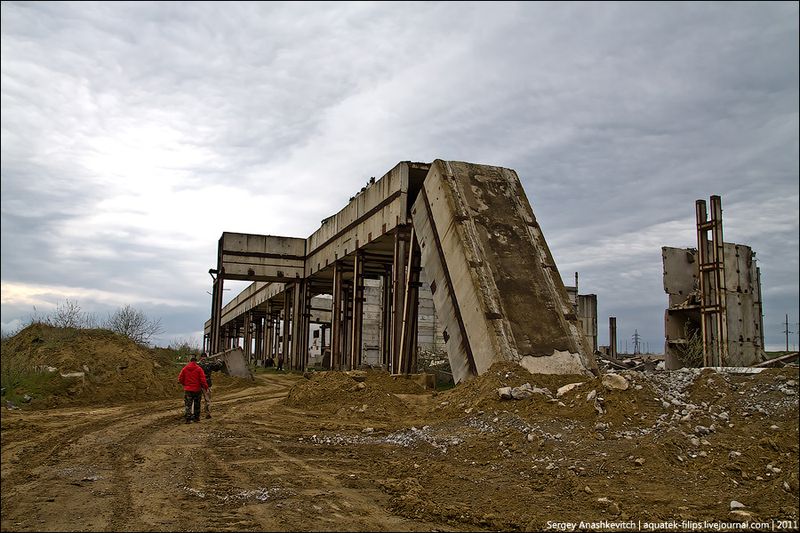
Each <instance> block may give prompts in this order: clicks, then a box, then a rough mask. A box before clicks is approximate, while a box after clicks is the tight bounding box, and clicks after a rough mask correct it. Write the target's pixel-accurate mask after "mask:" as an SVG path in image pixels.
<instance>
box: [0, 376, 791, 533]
mask: <svg viewBox="0 0 800 533" xmlns="http://www.w3.org/2000/svg"><path fill="white" fill-rule="evenodd" d="M518 368H519V367H518ZM782 372H783V373H779V372H772V373H764V374H762V375H759V376H730V375H723V374H716V373H702V374H701V373H697V372H695V373H691V372H690V373H685V374H677V373H676V374H675V375H676V376H677V377H675V378H654V377H646V376H644V375H634V374H633V373H631V375H629V376H628V380H629V382H630V388H629V389H628V390H624V391H621V390H607V389H605V388H603V386H602V385H601V383H600V381H599V380H593V381H592V380H589V381H588V382H584V383H582V385H579V386H578V387H576V389H575V390H574V391H571V392H570V393H567V394H564V395H563V396H562V397H555V395H554V397H553V398H547V397H545V396H542V397H541V398H537V397H534V398H529V399H527V400H524V401H513V400H512V401H506V402H501V401H500V400H498V398H497V394H496V386H498V385H504V384H508V385H509V386H516V385H520V384H521V383H522V381H523V380H524V381H528V382H531V383H532V384H533V385H535V386H542V387H549V390H550V391H552V392H553V393H554V392H555V390H556V388H558V387H559V386H561V385H563V384H564V383H565V382H567V381H568V380H569V378H568V377H562V378H554V377H545V376H531V375H530V374H527V373H526V372H525V371H524V370H520V371H519V372H517V373H516V374H515V373H514V371H508V370H506V369H500V370H498V371H496V372H494V375H490V376H487V377H483V376H482V377H481V378H479V379H477V380H475V381H474V383H472V384H470V386H469V387H459V388H457V389H455V390H453V391H448V392H446V393H440V394H438V395H433V394H431V393H430V392H426V393H422V394H392V393H391V392H388V391H387V390H386V387H383V388H382V385H381V384H380V383H372V382H371V381H370V380H367V382H366V383H365V384H364V383H357V382H355V381H353V380H351V379H350V378H346V377H343V375H341V374H338V375H337V377H336V378H335V380H334V379H333V378H331V379H329V380H328V382H325V381H324V380H320V379H316V378H315V379H313V380H305V379H303V378H302V377H301V376H296V375H294V376H293V375H277V374H259V375H258V376H257V381H256V382H255V383H253V384H252V385H248V386H247V387H245V388H238V389H236V388H234V389H225V388H224V387H220V390H219V391H218V392H217V393H216V396H217V397H216V398H215V400H216V401H215V404H214V417H213V418H211V419H203V420H201V422H200V423H199V424H191V425H186V424H184V423H183V420H182V399H181V397H180V395H179V394H176V397H175V399H174V400H171V401H155V402H136V403H129V404H126V405H122V406H117V407H94V408H86V407H82V408H60V409H50V410H42V411H25V412H23V411H8V410H5V409H4V410H3V412H2V530H3V531H15V530H20V531H75V530H83V531H109V530H111V531H153V530H155V531H188V530H195V531H196V530H227V531H265V530H282V531H309V530H339V531H343V530H348V531H354V530H358V531H385V530H390V531H423V530H425V531H430V530H439V531H456V530H526V529H528V530H538V529H546V528H547V527H548V524H549V522H551V521H569V520H572V521H580V520H586V521H589V520H616V521H622V520H638V521H641V520H650V521H657V520H671V519H675V520H681V519H684V520H686V519H688V520H712V521H713V520H717V521H719V520H739V521H741V520H750V521H756V520H767V521H770V520H771V521H773V524H774V521H775V520H787V521H788V522H786V524H787V525H791V524H794V527H795V528H796V527H797V522H796V521H797V519H798V499H797V492H798V445H797V442H798V440H797V439H798V429H797V421H798V410H797V371H796V370H794V371H782ZM559 379H560V381H559ZM337 380H338V381H337ZM584 381H585V380H584ZM298 383H299V384H302V386H300V385H298V387H295V389H294V391H293V392H292V395H291V396H290V397H289V398H288V399H286V400H281V399H282V398H284V397H286V396H287V393H288V392H289V390H290V388H291V387H292V386H293V385H295V384H298ZM326 383H327V385H326ZM324 386H327V387H328V388H325V387H324ZM592 391H595V392H594V394H592ZM337 394H338V395H339V396H337ZM600 395H602V398H601V402H600V403H599V404H598V402H597V401H596V397H598V396H600ZM326 398H327V400H326V401H324V402H322V403H320V401H321V399H322V400H325V399H326ZM587 398H590V399H592V398H594V400H591V401H590V400H587ZM323 404H324V405H323ZM331 404H334V405H331ZM598 406H599V409H598ZM698 428H699V429H698ZM732 501H738V502H741V503H742V504H743V505H744V506H745V507H744V508H743V509H741V510H739V509H736V511H739V512H738V513H733V514H732V513H731V502H732ZM792 521H793V522H792Z"/></svg>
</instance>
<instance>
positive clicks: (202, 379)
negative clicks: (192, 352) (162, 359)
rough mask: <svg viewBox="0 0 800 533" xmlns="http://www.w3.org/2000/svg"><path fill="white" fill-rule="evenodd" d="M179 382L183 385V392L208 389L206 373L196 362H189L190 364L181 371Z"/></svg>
mask: <svg viewBox="0 0 800 533" xmlns="http://www.w3.org/2000/svg"><path fill="white" fill-rule="evenodd" d="M178 381H179V382H180V383H181V385H183V390H188V391H190V392H197V391H199V390H200V389H207V388H208V383H206V373H205V372H203V369H202V368H200V365H198V364H197V363H195V362H194V361H189V364H188V365H186V366H185V367H183V369H181V373H180V374H178Z"/></svg>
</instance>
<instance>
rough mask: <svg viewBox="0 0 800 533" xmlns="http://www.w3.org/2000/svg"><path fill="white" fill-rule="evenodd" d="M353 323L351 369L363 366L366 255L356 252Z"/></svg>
mask: <svg viewBox="0 0 800 533" xmlns="http://www.w3.org/2000/svg"><path fill="white" fill-rule="evenodd" d="M352 308H353V323H352V331H351V336H350V364H349V366H350V368H351V369H356V368H358V366H359V365H360V364H361V349H362V346H361V339H362V327H363V325H364V255H363V254H362V253H361V252H356V255H355V260H354V262H353V302H352Z"/></svg>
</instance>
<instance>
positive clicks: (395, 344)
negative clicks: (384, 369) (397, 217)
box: [389, 226, 408, 374]
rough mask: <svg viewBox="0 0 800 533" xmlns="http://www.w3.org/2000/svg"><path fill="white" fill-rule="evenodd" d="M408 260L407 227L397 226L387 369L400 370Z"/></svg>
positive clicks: (396, 371) (392, 371) (394, 371)
mask: <svg viewBox="0 0 800 533" xmlns="http://www.w3.org/2000/svg"><path fill="white" fill-rule="evenodd" d="M407 261H408V228H407V227H406V226H398V227H397V231H396V232H395V234H394V261H393V264H392V317H391V318H392V356H391V362H390V368H389V371H390V372H391V373H392V374H397V373H398V372H400V358H401V355H400V341H401V338H402V336H403V303H404V302H405V296H406V263H407Z"/></svg>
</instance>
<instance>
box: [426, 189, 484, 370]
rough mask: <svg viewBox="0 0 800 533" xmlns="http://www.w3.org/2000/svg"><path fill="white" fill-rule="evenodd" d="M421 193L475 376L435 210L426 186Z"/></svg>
mask: <svg viewBox="0 0 800 533" xmlns="http://www.w3.org/2000/svg"><path fill="white" fill-rule="evenodd" d="M419 194H421V195H422V199H423V202H424V203H425V210H426V211H427V212H428V220H429V221H430V225H431V233H432V234H433V240H434V241H436V252H437V253H438V254H439V262H440V263H441V265H442V271H443V272H444V277H445V281H446V282H447V292H448V294H449V295H450V301H451V303H452V305H453V311H454V313H455V315H456V319H457V321H458V329H459V330H460V332H461V338H462V339H464V348H465V350H466V352H467V354H466V355H467V363H468V364H469V370H470V373H471V374H472V375H474V376H477V375H478V367H477V365H476V364H475V357H474V355H473V354H472V347H471V346H470V343H469V337H467V328H466V327H465V326H464V318H463V317H462V316H461V308H460V307H459V305H458V300H457V299H456V293H455V287H454V285H453V278H452V277H451V276H450V269H449V268H447V262H446V261H445V257H444V250H443V249H442V241H441V239H440V238H439V230H438V229H437V227H436V222H435V221H434V219H433V210H432V209H431V203H430V200H429V199H428V194H427V193H426V192H425V187H422V189H420V191H419Z"/></svg>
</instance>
